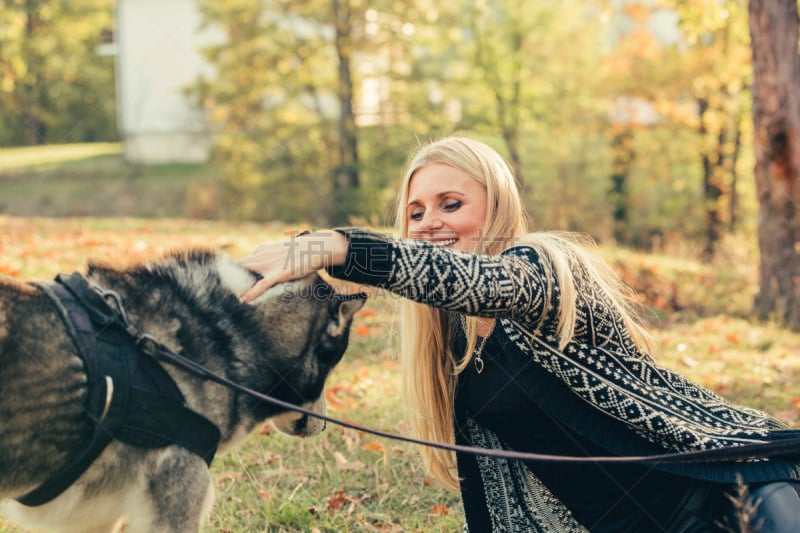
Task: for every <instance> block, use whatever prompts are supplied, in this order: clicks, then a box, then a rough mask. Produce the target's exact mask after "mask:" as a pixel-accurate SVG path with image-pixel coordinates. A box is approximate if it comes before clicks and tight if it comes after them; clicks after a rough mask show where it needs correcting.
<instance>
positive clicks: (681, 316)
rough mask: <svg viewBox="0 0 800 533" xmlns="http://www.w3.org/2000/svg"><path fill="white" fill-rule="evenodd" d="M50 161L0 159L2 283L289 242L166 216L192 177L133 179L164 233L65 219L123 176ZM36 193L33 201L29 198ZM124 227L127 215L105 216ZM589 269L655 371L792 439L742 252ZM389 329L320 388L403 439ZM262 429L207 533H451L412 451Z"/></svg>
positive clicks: (195, 171) (783, 352)
mask: <svg viewBox="0 0 800 533" xmlns="http://www.w3.org/2000/svg"><path fill="white" fill-rule="evenodd" d="M34 151H35V150H34ZM100 151H101V152H102V150H100ZM52 153H53V154H54V155H53V156H52V157H53V158H54V159H55V157H56V155H55V154H58V153H61V155H60V156H59V157H62V158H63V159H62V160H61V162H60V163H58V164H54V165H44V168H31V167H29V166H25V165H27V164H28V163H26V164H25V165H22V166H20V165H21V164H20V163H16V164H13V165H12V164H11V163H9V162H8V161H5V160H4V156H6V155H8V153H7V152H6V151H5V150H3V151H0V204H4V203H5V204H8V203H9V202H10V200H9V198H10V197H9V196H6V194H8V193H9V191H11V193H13V194H16V195H18V196H15V198H18V199H20V198H22V199H21V200H20V201H21V202H23V203H24V204H25V205H26V208H25V209H26V210H27V211H25V213H27V214H28V216H7V214H6V215H5V216H4V215H3V213H4V208H3V207H2V205H0V274H4V275H10V276H13V277H16V278H19V279H40V280H42V279H50V278H52V277H53V276H54V275H55V274H57V273H58V272H71V271H73V270H80V269H82V268H83V267H84V265H85V261H86V259H87V258H90V257H93V258H101V259H107V260H124V261H132V260H133V261H135V260H141V259H145V258H147V257H152V256H153V255H158V254H161V253H163V252H165V251H167V250H169V249H172V248H176V247H190V246H210V247H213V248H217V249H221V250H224V251H226V252H228V253H230V254H231V255H233V256H241V255H243V254H245V253H247V252H248V251H249V250H250V249H252V248H253V247H254V246H255V245H256V244H257V243H258V242H260V241H262V240H267V239H274V238H277V237H280V236H282V235H283V234H284V233H285V232H286V231H289V230H292V229H296V228H292V227H288V226H284V225H282V224H280V223H273V224H253V223H233V222H214V221H201V220H189V219H187V218H185V216H183V215H176V214H175V213H178V212H180V211H181V209H182V208H181V205H184V204H181V202H180V200H177V198H180V197H181V194H179V193H178V192H176V193H175V195H174V196H170V195H167V194H166V190H167V189H165V188H163V186H162V185H161V184H162V183H166V182H169V181H170V180H172V182H173V184H174V186H175V190H176V191H183V194H185V192H186V188H187V187H188V186H189V185H190V184H191V183H193V182H194V180H202V179H208V178H209V176H211V175H212V171H211V170H210V169H209V168H207V167H205V166H202V165H201V166H190V167H182V166H180V167H179V166H162V167H154V168H147V169H140V170H139V172H140V173H139V174H138V175H137V176H136V177H134V178H132V179H133V180H134V181H135V183H136V184H137V187H136V188H138V189H141V190H139V191H138V192H137V193H135V194H138V195H139V196H136V198H145V197H146V198H154V199H156V200H157V199H161V202H160V204H161V205H162V208H163V210H164V213H167V215H165V218H148V217H149V216H151V215H150V214H149V213H150V212H149V211H147V210H146V209H145V206H144V205H143V204H142V203H141V202H139V201H136V202H131V204H132V205H131V208H130V210H129V211H124V210H122V208H121V207H116V208H115V209H117V211H112V213H110V214H109V215H107V216H102V217H89V218H87V217H75V216H69V215H70V210H74V209H77V207H78V206H79V204H80V202H79V200H81V199H84V200H87V199H92V200H96V199H98V198H101V199H102V198H111V197H113V196H114V194H115V193H114V192H113V191H114V190H115V189H114V187H115V186H118V184H117V182H118V181H122V182H124V181H125V180H126V179H128V178H127V177H126V174H125V172H129V171H130V170H131V169H130V167H128V166H126V164H125V163H123V162H122V161H121V160H120V158H119V155H118V153H111V152H109V153H96V152H92V151H91V150H88V151H87V152H86V154H87V155H86V157H85V158H83V159H82V158H79V157H77V156H75V154H72V155H70V154H65V153H63V152H62V151H61V150H53V152H52ZM23 155H24V157H23ZM73 156H74V157H73ZM15 157H16V160H17V161H18V162H19V161H25V160H26V158H27V160H28V161H29V160H30V158H31V157H33V156H31V155H30V153H25V151H24V150H23V152H21V153H20V154H17V155H16V156H15ZM33 159H36V158H35V157H33ZM12 160H13V158H12ZM12 167H13V168H12ZM103 169H106V170H103ZM26 173H29V174H26ZM115 173H116V174H115ZM26 175H27V176H28V177H27V178H26V177H25V176H26ZM170 175H172V177H171V178H170ZM65 176H67V177H65ZM88 176H93V178H91V179H90V178H89V177H88ZM143 176H149V178H143ZM37 180H41V181H38V182H37ZM136 180H138V181H136ZM70 182H78V183H77V185H74V187H75V189H71V188H70V187H69V186H67V185H68V184H69V183H70ZM36 183H39V185H40V186H41V189H35V188H34V185H35V184H36ZM88 184H93V185H92V186H89V185H88ZM25 186H29V187H31V190H32V191H33V190H37V191H38V192H37V193H36V194H35V195H34V196H36V200H34V199H25V198H24V194H23V191H22V188H24V187H25ZM80 187H83V189H81V188H80ZM123 190H125V189H123ZM131 194H133V193H131ZM47 195H49V196H47ZM82 195H83V196H82ZM45 196H47V197H48V198H49V200H48V202H44V201H43V199H44V198H45ZM23 200H24V201H23ZM112 203H113V202H112ZM37 206H38V207H37ZM48 206H49V207H48ZM54 206H55V207H54ZM64 206H69V207H64ZM123 212H124V213H128V214H127V215H125V216H117V215H119V214H121V213H123ZM152 216H159V215H152ZM54 217H64V218H54ZM740 248H741V247H737V250H738V249H740ZM602 253H603V254H604V255H606V256H607V257H608V259H609V260H610V261H612V262H613V263H614V264H615V265H616V266H617V267H618V268H619V269H620V271H621V272H622V273H623V276H624V277H625V279H626V280H627V281H628V282H629V283H631V284H632V285H633V286H634V287H635V288H636V289H637V290H638V291H639V292H640V294H641V295H642V299H643V303H644V304H645V305H646V306H647V307H648V309H649V310H650V312H649V315H650V316H652V317H653V319H654V320H655V322H654V326H655V332H656V340H657V347H658V350H657V354H656V358H657V360H658V361H659V362H660V363H661V364H663V365H664V366H667V367H670V368H674V369H677V370H678V371H680V372H681V373H683V374H685V375H686V376H687V377H689V378H690V379H692V380H694V381H697V382H698V383H700V384H702V385H704V386H706V387H708V388H710V389H712V390H714V391H717V392H719V393H721V394H723V395H724V396H726V397H727V398H729V399H730V400H732V401H734V402H737V403H742V404H745V405H749V406H752V407H755V408H759V409H764V410H767V411H769V412H770V413H772V414H774V415H776V416H778V417H780V418H782V419H783V420H785V421H787V422H789V423H791V424H793V425H795V426H798V427H800V389H798V386H797V384H798V383H800V335H798V334H797V333H792V332H790V331H786V330H783V329H780V328H776V327H774V326H772V325H770V324H758V323H755V322H752V321H749V320H747V318H746V312H747V309H748V306H749V302H750V301H752V295H753V292H754V290H755V260H754V256H753V255H752V254H751V253H750V252H747V251H739V252H736V253H734V252H731V253H730V254H729V255H724V256H723V257H722V258H721V259H720V260H719V261H718V262H716V263H715V264H712V265H706V264H702V263H699V262H697V261H695V260H694V259H693V258H691V257H669V256H655V255H648V254H640V253H635V252H631V251H626V250H616V249H602ZM742 254H744V255H742ZM395 320H396V315H395V309H394V300H392V299H389V298H375V299H373V300H370V301H369V302H368V303H367V306H366V307H365V309H364V310H362V311H361V312H360V313H359V315H358V316H357V317H356V323H355V328H354V330H353V334H352V337H351V344H350V348H349V350H348V352H347V355H346V356H345V358H344V360H343V362H342V363H341V364H340V365H339V366H338V367H337V368H336V369H335V371H334V373H333V374H332V376H331V378H330V380H329V382H328V392H327V397H328V399H329V414H331V415H332V416H334V417H337V418H343V419H347V420H352V421H355V422H357V423H359V424H361V425H364V426H368V427H375V428H380V429H383V430H386V431H390V432H399V433H402V432H403V420H402V418H403V417H402V403H401V399H400V396H399V377H400V376H399V370H398V365H397V362H396V359H395V352H396V339H395V336H394V335H393V333H392V332H393V331H394V330H395V328H394V322H395ZM268 428H269V426H268V425H265V427H264V429H263V430H261V431H258V432H256V433H254V434H253V435H252V436H250V437H249V438H248V440H247V441H246V443H245V444H244V446H242V447H241V448H240V449H239V450H237V451H235V452H234V453H232V454H229V455H227V456H225V457H219V458H217V459H216V460H215V462H214V464H213V467H212V469H213V474H214V478H215V484H216V492H217V499H216V504H215V507H214V510H213V512H212V514H211V517H210V519H209V522H208V524H207V525H206V526H205V528H204V531H205V532H206V533H210V532H221V533H222V532H225V533H227V532H236V533H238V532H251V531H256V532H261V531H264V532H266V531H269V532H284V531H285V532H294V531H303V532H337V533H338V532H361V531H365V532H372V531H379V532H406V531H409V532H411V531H420V532H429V531H433V532H437V531H443V532H451V531H460V528H461V523H462V520H463V513H462V509H461V506H460V503H459V499H458V497H457V495H454V494H451V493H447V492H445V491H444V490H442V489H441V488H439V487H438V486H437V485H436V484H435V483H433V482H432V481H431V480H430V479H429V478H428V477H427V476H426V475H425V473H424V472H423V471H422V469H421V466H420V462H419V459H418V457H417V450H416V449H415V448H414V447H413V446H411V445H406V444H400V443H397V442H395V441H391V440H388V439H384V438H375V437H372V436H370V435H368V434H363V433H360V432H357V431H354V430H349V429H343V428H342V427H340V426H335V425H329V427H328V430H327V431H325V432H324V433H323V434H322V435H320V436H318V437H314V438H308V439H296V438H290V437H286V436H284V435H280V434H278V433H277V432H275V431H274V430H269V429H268ZM12 531H18V530H16V529H14V528H13V527H12V526H10V525H8V524H2V520H0V533H10V532H12Z"/></svg>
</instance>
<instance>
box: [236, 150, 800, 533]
mask: <svg viewBox="0 0 800 533" xmlns="http://www.w3.org/2000/svg"><path fill="white" fill-rule="evenodd" d="M396 229H397V231H398V234H399V235H400V236H401V237H402V238H396V239H395V238H389V237H386V236H383V235H379V234H376V233H373V232H370V231H366V230H358V229H337V230H335V231H320V232H315V233H311V234H308V235H304V236H301V237H297V238H295V239H291V240H290V241H286V242H273V243H265V244H263V245H261V246H259V247H258V248H256V250H254V251H253V253H252V254H250V255H249V256H248V257H246V258H244V259H242V260H241V262H242V264H244V265H245V266H247V267H249V268H251V269H252V270H254V271H256V272H258V273H260V274H261V275H262V276H263V278H262V280H261V281H260V282H259V283H258V284H256V285H255V286H254V287H253V288H252V289H250V290H248V291H247V292H246V293H245V294H243V295H242V299H243V301H245V302H247V301H250V300H252V299H254V298H256V297H258V295H259V294H260V293H261V292H263V291H264V290H266V289H267V288H269V287H270V286H272V285H274V284H276V283H280V282H282V281H285V280H288V279H291V278H295V277H300V276H303V275H305V274H306V273H308V272H311V271H314V270H317V269H320V268H327V269H329V272H331V273H332V274H333V275H334V276H336V277H339V278H342V279H347V280H350V281H354V282H357V283H362V284H366V285H371V286H376V287H381V288H384V289H387V290H389V291H392V292H394V293H396V294H399V295H401V296H404V297H405V301H404V304H403V305H404V308H403V316H402V332H401V358H402V363H403V365H402V369H403V376H402V377H403V393H404V395H405V401H406V405H407V406H408V418H409V420H410V427H411V428H412V429H413V433H414V436H415V437H418V438H421V439H426V440H433V441H438V442H446V443H453V442H455V443H459V444H465V445H471V446H477V447H482V448H495V449H513V450H517V451H523V452H536V453H543V454H557V455H571V456H609V455H613V456H630V455H637V456H638V455H649V454H660V453H665V452H673V451H676V452H680V451H694V450H706V449H713V448H719V447H724V446H732V445H739V444H743V443H756V442H765V441H771V440H776V439H780V438H788V437H800V430H792V429H790V428H789V427H788V426H786V425H785V424H783V423H781V422H779V421H777V420H775V419H773V418H770V417H769V416H767V415H766V414H764V413H761V412H758V411H754V410H752V409H748V408H744V407H739V406H735V405H732V404H729V403H727V402H726V401H725V400H723V399H722V398H720V397H718V396H716V395H715V394H713V393H712V392H710V391H708V390H706V389H704V388H702V387H700V386H698V385H695V384H693V383H691V382H689V381H687V380H686V379H684V378H683V377H681V376H680V375H677V374H675V373H673V372H671V371H668V370H666V369H663V368H661V367H659V366H658V365H657V364H656V363H655V362H654V361H653V359H652V358H651V357H650V355H648V343H647V333H646V330H645V329H644V328H643V327H642V326H641V324H640V322H639V321H638V319H637V317H636V315H635V313H633V312H632V311H631V306H630V305H629V293H628V291H626V289H625V288H624V287H623V286H622V285H621V284H620V283H619V282H618V280H617V278H616V277H615V276H614V274H613V272H612V270H611V269H610V268H609V267H608V266H607V265H606V264H605V263H603V262H602V261H600V260H599V258H598V256H597V254H596V253H595V252H592V251H587V250H588V249H587V246H586V243H578V242H575V239H573V238H570V237H568V236H565V235H559V234H555V233H549V232H535V233H528V229H527V228H526V217H525V213H524V212H523V209H522V206H521V202H520V197H519V193H518V190H517V186H516V183H515V181H514V178H513V175H512V173H511V171H510V170H509V167H508V165H507V164H506V162H505V161H504V160H503V159H502V158H501V157H500V156H499V154H498V153H497V152H495V151H494V150H493V149H492V148H490V147H489V146H488V145H486V144H484V143H481V142H478V141H475V140H472V139H468V138H463V137H448V138H444V139H441V140H438V141H435V142H431V143H428V144H425V145H423V146H421V147H420V148H419V150H418V151H417V153H416V154H415V155H414V156H413V158H412V159H411V160H410V162H409V165H408V168H407V171H406V174H405V177H404V180H403V183H402V186H401V189H400V199H399V204H398V210H397V224H396ZM421 453H422V455H423V459H424V460H425V464H426V466H427V467H428V469H429V470H430V472H431V474H432V475H433V476H434V477H435V478H436V479H438V480H439V481H440V482H441V483H442V484H444V485H445V486H447V487H449V488H451V489H453V490H460V492H461V496H462V501H463V504H464V511H465V516H466V530H468V531H472V532H473V533H475V532H488V531H494V532H501V531H503V532H504V531H509V532H517V531H571V532H572V531H591V532H613V533H622V532H642V531H669V532H682V533H692V532H705V531H715V530H717V529H718V528H719V527H724V526H720V524H724V523H725V522H726V521H727V522H728V523H729V524H730V527H731V528H734V527H736V525H737V520H738V518H737V517H736V516H734V514H733V509H732V505H731V502H730V500H729V499H728V498H727V494H728V493H730V492H732V488H733V487H734V485H735V484H736V483H737V479H742V480H743V481H744V482H745V483H747V484H748V485H749V487H750V493H751V495H752V497H753V499H754V500H753V501H756V500H758V501H759V504H758V513H757V517H755V519H754V523H753V527H755V526H756V525H758V524H760V526H759V527H761V528H762V529H761V531H765V532H766V531H769V532H771V533H783V532H787V533H788V532H790V531H791V532H798V531H800V496H799V494H800V482H798V479H800V466H798V464H797V463H796V462H793V461H784V460H764V461H758V462H735V461H731V462H722V463H707V464H682V465H675V464H673V465H656V466H652V465H649V464H637V463H632V464H616V463H615V464H598V463H580V464H577V463H569V462H564V463H550V462H521V461H515V460H506V459H498V458H491V457H486V456H475V455H468V454H460V453H459V454H454V453H452V452H448V451H443V450H439V449H434V448H422V449H421ZM798 455H800V453H799V454H798ZM798 461H800V458H799V459H798ZM756 521H757V522H758V524H756V523H755V522H756Z"/></svg>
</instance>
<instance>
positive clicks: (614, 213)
mask: <svg viewBox="0 0 800 533" xmlns="http://www.w3.org/2000/svg"><path fill="white" fill-rule="evenodd" d="M611 150H612V161H611V176H610V178H611V187H610V188H609V190H608V200H609V202H610V203H611V220H612V224H613V227H612V231H613V233H614V240H615V241H616V242H617V243H618V244H630V242H631V239H630V238H629V231H628V230H629V229H630V228H629V225H630V221H629V217H628V213H629V211H630V201H631V199H630V191H629V187H628V181H629V175H630V172H631V165H632V164H633V159H634V157H635V156H636V152H635V151H634V149H633V130H631V129H630V128H628V127H626V126H622V129H621V130H617V131H616V132H615V133H614V136H613V138H612V139H611Z"/></svg>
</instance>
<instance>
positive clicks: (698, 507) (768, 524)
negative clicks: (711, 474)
mask: <svg viewBox="0 0 800 533" xmlns="http://www.w3.org/2000/svg"><path fill="white" fill-rule="evenodd" d="M735 495H736V488H735V487H733V488H730V487H728V488H727V490H722V489H721V488H720V487H716V488H715V487H714V486H711V485H704V486H700V487H698V488H697V489H696V490H693V491H692V492H691V493H690V494H688V495H687V497H686V499H684V501H683V503H682V504H681V506H680V508H679V509H678V510H677V511H676V513H675V515H674V516H673V517H672V519H671V520H670V521H669V525H668V527H667V529H666V530H667V531H668V532H669V533H711V532H716V531H732V532H739V531H747V532H748V533H800V482H795V481H789V482H786V481H776V482H772V483H765V484H760V485H754V486H751V487H749V488H748V497H747V502H746V504H745V505H744V511H743V509H742V507H743V506H742V504H741V502H739V503H737V504H734V503H732V502H731V498H730V497H733V498H734V500H735V499H736V497H735ZM742 517H744V520H742ZM742 522H744V526H742V525H741V524H742Z"/></svg>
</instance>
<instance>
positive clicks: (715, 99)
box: [676, 0, 751, 260]
mask: <svg viewBox="0 0 800 533" xmlns="http://www.w3.org/2000/svg"><path fill="white" fill-rule="evenodd" d="M676 6H677V8H678V10H679V13H680V15H681V30H682V32H683V35H684V39H683V43H684V47H685V48H686V51H685V53H684V54H683V56H684V58H685V63H686V76H685V78H686V79H687V80H688V81H689V84H688V86H687V87H686V90H687V92H688V93H689V94H691V95H692V98H693V99H694V100H695V102H696V104H697V108H698V121H697V128H698V136H699V140H700V142H699V143H698V146H699V147H700V159H701V166H702V179H703V200H704V202H703V215H704V219H703V226H704V227H703V240H704V243H703V256H704V258H705V259H707V260H710V259H711V258H713V256H714V254H715V252H716V249H717V247H718V245H719V242H720V240H721V239H722V236H723V235H724V234H725V233H727V232H732V231H734V230H735V229H736V220H737V210H738V191H737V163H738V158H739V152H740V148H741V139H742V130H743V128H744V124H743V122H744V117H745V115H746V111H747V100H748V99H749V88H750V84H751V68H750V43H749V36H748V34H747V11H746V9H747V8H746V5H745V2H744V0H722V1H719V0H713V1H711V0H703V1H689V0H678V1H677V2H676Z"/></svg>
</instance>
